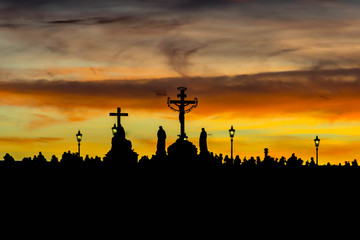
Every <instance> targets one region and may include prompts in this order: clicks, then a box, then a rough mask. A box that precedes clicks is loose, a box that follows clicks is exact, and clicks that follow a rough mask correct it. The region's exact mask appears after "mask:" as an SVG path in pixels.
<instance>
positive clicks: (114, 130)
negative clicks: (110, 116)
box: [111, 123, 117, 135]
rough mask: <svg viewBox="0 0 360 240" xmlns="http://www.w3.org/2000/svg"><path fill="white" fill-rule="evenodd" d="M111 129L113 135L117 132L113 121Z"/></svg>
mask: <svg viewBox="0 0 360 240" xmlns="http://www.w3.org/2000/svg"><path fill="white" fill-rule="evenodd" d="M111 130H112V133H113V134H114V135H115V134H116V133H117V127H116V125H115V123H114V126H113V127H112V128H111Z"/></svg>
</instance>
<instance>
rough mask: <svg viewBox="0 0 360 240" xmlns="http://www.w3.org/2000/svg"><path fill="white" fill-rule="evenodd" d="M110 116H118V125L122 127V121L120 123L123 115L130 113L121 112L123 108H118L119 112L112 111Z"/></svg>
mask: <svg viewBox="0 0 360 240" xmlns="http://www.w3.org/2000/svg"><path fill="white" fill-rule="evenodd" d="M109 116H117V127H120V126H121V123H120V117H121V116H129V114H128V113H121V108H119V107H118V108H117V112H116V113H110V114H109Z"/></svg>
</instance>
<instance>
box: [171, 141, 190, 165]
mask: <svg viewBox="0 0 360 240" xmlns="http://www.w3.org/2000/svg"><path fill="white" fill-rule="evenodd" d="M196 157H197V148H196V147H195V145H194V144H192V143H191V142H189V141H187V140H183V139H181V138H179V139H178V140H176V142H175V143H173V144H172V145H170V146H169V147H168V158H169V160H170V161H172V162H173V163H176V164H179V165H186V164H193V163H194V162H195V160H196Z"/></svg>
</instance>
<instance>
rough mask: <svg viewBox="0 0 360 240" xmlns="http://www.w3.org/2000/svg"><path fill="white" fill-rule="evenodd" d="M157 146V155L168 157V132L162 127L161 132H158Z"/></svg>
mask: <svg viewBox="0 0 360 240" xmlns="http://www.w3.org/2000/svg"><path fill="white" fill-rule="evenodd" d="M157 137H158V141H157V145H156V148H157V149H156V155H158V156H164V155H166V151H165V140H166V132H165V131H164V129H163V127H162V126H160V127H159V130H158V132H157Z"/></svg>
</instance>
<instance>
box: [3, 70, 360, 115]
mask: <svg viewBox="0 0 360 240" xmlns="http://www.w3.org/2000/svg"><path fill="white" fill-rule="evenodd" d="M178 86H186V87H188V89H189V90H188V96H189V97H197V98H198V99H199V107H198V109H197V111H196V112H197V113H198V114H200V115H202V116H211V115H222V114H235V115H239V116H248V117H259V115H262V116H272V117H276V116H281V115H284V116H287V115H297V116H299V115H302V114H304V113H306V114H308V115H309V114H310V115H311V114H312V115H313V116H314V117H320V118H326V119H330V120H336V119H338V118H347V119H354V117H358V116H360V108H358V107H357V106H359V105H360V97H359V96H358V91H359V89H360V69H357V68H355V69H333V70H309V71H292V72H278V73H262V74H253V75H236V76H219V77H208V78H202V77H192V78H186V79H182V78H164V79H150V80H149V79H148V80H116V81H81V82H79V81H48V80H38V81H5V82H4V81H3V82H0V89H1V90H0V93H1V94H2V96H4V97H3V98H2V99H1V100H0V105H12V106H28V107H54V108H58V109H60V110H62V111H68V112H70V113H71V111H72V110H73V111H76V110H77V109H79V108H82V109H99V110H101V109H110V108H114V107H116V106H118V105H119V104H120V105H121V106H122V107H124V108H127V109H129V108H131V109H138V110H148V111H160V112H163V111H168V109H167V107H166V99H165V98H162V97H159V96H157V95H156V94H155V93H154V92H156V91H157V90H158V89H162V90H164V91H166V92H167V94H168V96H170V97H172V98H175V97H176V94H177V92H176V91H177V90H176V88H177V87H178Z"/></svg>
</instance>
